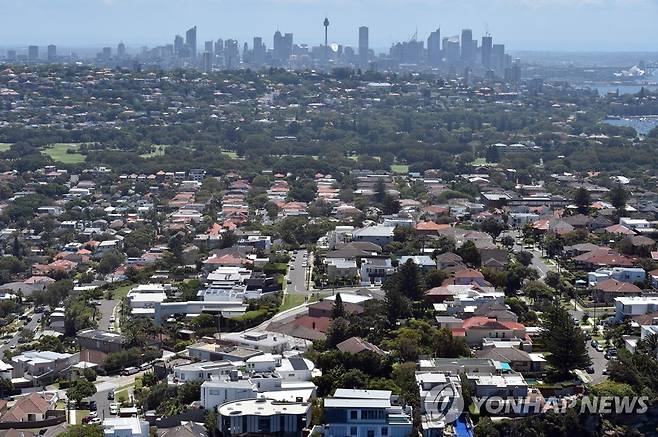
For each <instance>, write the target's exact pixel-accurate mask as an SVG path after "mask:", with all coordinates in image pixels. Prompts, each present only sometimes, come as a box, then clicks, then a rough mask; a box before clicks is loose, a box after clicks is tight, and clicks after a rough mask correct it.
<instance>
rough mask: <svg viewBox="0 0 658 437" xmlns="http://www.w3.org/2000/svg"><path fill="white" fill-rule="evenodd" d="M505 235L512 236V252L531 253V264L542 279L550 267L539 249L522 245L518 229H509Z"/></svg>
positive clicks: (521, 237) (521, 236)
mask: <svg viewBox="0 0 658 437" xmlns="http://www.w3.org/2000/svg"><path fill="white" fill-rule="evenodd" d="M505 235H509V236H511V237H512V238H514V246H513V247H512V251H513V252H522V251H526V252H530V253H531V254H532V261H531V265H532V266H533V267H534V268H535V269H537V271H538V272H539V278H540V279H544V278H545V277H546V274H547V273H548V272H549V270H551V267H550V266H549V265H548V264H546V263H545V262H544V260H542V259H541V251H539V250H537V249H535V248H533V249H526V248H524V247H523V235H522V234H521V232H520V231H509V232H507V233H506V234H505Z"/></svg>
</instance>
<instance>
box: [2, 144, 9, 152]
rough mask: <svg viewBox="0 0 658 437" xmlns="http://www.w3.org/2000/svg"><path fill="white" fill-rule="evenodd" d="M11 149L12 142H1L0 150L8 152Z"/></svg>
mask: <svg viewBox="0 0 658 437" xmlns="http://www.w3.org/2000/svg"><path fill="white" fill-rule="evenodd" d="M9 149H11V143H0V152H6V151H7V150H9Z"/></svg>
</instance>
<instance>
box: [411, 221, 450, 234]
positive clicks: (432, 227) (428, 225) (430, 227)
mask: <svg viewBox="0 0 658 437" xmlns="http://www.w3.org/2000/svg"><path fill="white" fill-rule="evenodd" d="M449 227H450V225H446V224H438V223H434V222H420V223H418V224H417V225H416V230H417V231H437V232H438V231H440V230H441V229H446V228H449Z"/></svg>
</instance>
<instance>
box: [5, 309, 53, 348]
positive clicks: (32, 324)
mask: <svg viewBox="0 0 658 437" xmlns="http://www.w3.org/2000/svg"><path fill="white" fill-rule="evenodd" d="M42 316H43V315H42V314H40V313H38V314H32V320H30V321H29V322H28V323H27V325H25V326H24V328H23V329H29V330H30V331H32V332H35V331H36V329H37V327H38V326H39V324H40V323H41V317H42ZM20 335H21V329H19V330H18V331H17V332H16V334H14V336H13V337H12V338H11V339H10V340H9V342H8V343H7V344H5V343H2V346H0V353H4V352H5V350H6V349H9V348H11V347H12V346H16V345H18V338H19V337H20Z"/></svg>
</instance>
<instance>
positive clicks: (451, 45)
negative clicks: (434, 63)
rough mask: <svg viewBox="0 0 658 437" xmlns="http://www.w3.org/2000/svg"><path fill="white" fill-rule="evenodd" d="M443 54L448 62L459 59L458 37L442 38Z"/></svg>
mask: <svg viewBox="0 0 658 437" xmlns="http://www.w3.org/2000/svg"><path fill="white" fill-rule="evenodd" d="M443 55H444V56H445V58H446V60H447V61H448V62H449V63H450V64H455V63H456V62H457V61H459V37H458V36H452V37H447V38H443Z"/></svg>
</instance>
